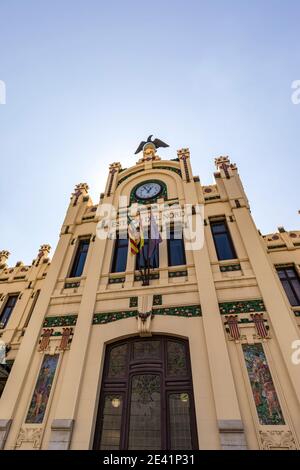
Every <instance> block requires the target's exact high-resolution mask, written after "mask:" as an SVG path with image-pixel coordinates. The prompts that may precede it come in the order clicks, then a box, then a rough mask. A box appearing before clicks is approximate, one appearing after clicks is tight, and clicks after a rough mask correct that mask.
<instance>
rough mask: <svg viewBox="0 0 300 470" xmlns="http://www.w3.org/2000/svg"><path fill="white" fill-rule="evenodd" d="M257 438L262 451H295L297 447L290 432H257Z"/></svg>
mask: <svg viewBox="0 0 300 470" xmlns="http://www.w3.org/2000/svg"><path fill="white" fill-rule="evenodd" d="M259 436H260V440H261V447H262V449H263V450H275V449H288V450H297V445H296V442H295V440H294V437H293V434H292V432H291V431H286V430H281V431H279V430H278V431H259Z"/></svg>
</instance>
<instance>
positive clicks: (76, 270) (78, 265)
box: [70, 238, 90, 277]
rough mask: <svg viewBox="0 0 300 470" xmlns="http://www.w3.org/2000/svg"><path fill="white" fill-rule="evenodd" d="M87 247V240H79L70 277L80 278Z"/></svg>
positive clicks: (88, 243) (88, 242)
mask: <svg viewBox="0 0 300 470" xmlns="http://www.w3.org/2000/svg"><path fill="white" fill-rule="evenodd" d="M89 245H90V240H89V239H87V238H85V239H81V240H80V241H79V245H78V247H77V251H76V255H75V259H74V262H73V266H72V269H71V272H70V277H80V276H81V275H82V273H83V269H84V265H85V260H86V257H87V253H88V249H89Z"/></svg>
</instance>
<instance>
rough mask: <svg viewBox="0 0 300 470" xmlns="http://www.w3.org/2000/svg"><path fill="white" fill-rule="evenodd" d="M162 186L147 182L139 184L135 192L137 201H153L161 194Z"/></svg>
mask: <svg viewBox="0 0 300 470" xmlns="http://www.w3.org/2000/svg"><path fill="white" fill-rule="evenodd" d="M162 189H163V188H162V186H161V185H160V184H159V183H155V182H149V183H143V184H141V185H140V186H139V187H138V188H137V189H136V191H135V197H136V198H137V199H143V200H147V199H153V198H155V197H157V196H159V194H160V193H161V192H162Z"/></svg>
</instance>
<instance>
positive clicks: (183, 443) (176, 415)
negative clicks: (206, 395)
mask: <svg viewBox="0 0 300 470" xmlns="http://www.w3.org/2000/svg"><path fill="white" fill-rule="evenodd" d="M169 415H170V440H171V449H172V450H189V449H192V448H193V447H192V436H191V423H190V397H189V394H188V393H186V392H180V393H172V394H170V395H169Z"/></svg>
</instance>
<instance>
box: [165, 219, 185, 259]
mask: <svg viewBox="0 0 300 470" xmlns="http://www.w3.org/2000/svg"><path fill="white" fill-rule="evenodd" d="M174 233H175V230H174V227H170V232H169V235H170V236H169V238H168V239H167V253H168V267H174V266H186V252H185V243H184V237H183V231H181V234H182V236H181V238H171V234H173V235H174ZM172 241H175V242H181V248H182V254H183V258H184V263H180V264H171V263H170V261H171V251H172V247H171V245H172Z"/></svg>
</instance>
